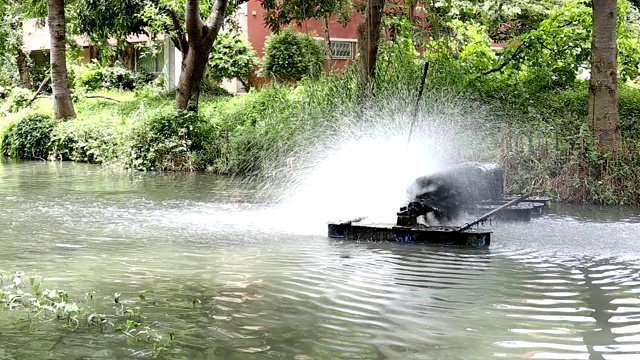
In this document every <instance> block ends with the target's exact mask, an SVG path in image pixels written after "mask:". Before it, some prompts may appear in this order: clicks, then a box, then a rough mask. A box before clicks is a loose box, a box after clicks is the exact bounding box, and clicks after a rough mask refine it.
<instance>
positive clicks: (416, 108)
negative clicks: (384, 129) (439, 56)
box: [407, 61, 429, 144]
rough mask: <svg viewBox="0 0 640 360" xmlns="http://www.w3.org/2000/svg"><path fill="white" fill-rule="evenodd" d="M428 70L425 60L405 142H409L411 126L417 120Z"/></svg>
mask: <svg viewBox="0 0 640 360" xmlns="http://www.w3.org/2000/svg"><path fill="white" fill-rule="evenodd" d="M428 71H429V62H428V61H425V63H424V68H423V69H422V79H420V88H419V89H418V98H416V104H415V106H414V107H413V119H412V120H411V127H410V128H409V137H408V138H407V144H408V143H410V142H411V134H412V133H413V128H414V126H415V124H416V120H418V109H419V108H420V100H422V92H423V91H424V81H425V80H426V78H427V72H428Z"/></svg>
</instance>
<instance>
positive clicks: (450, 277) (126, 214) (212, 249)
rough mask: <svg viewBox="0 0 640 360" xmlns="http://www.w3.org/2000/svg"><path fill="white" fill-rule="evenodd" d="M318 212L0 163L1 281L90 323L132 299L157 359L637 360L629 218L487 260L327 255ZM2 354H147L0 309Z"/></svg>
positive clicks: (543, 232) (639, 241)
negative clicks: (95, 312)
mask: <svg viewBox="0 0 640 360" xmlns="http://www.w3.org/2000/svg"><path fill="white" fill-rule="evenodd" d="M329 210H330V209H329ZM395 211H396V209H389V212H390V215H391V216H393V215H395ZM320 213H323V212H309V209H308V208H296V207H294V206H288V207H287V206H284V205H281V206H279V207H277V206H276V207H274V206H268V205H266V204H261V203H260V202H258V201H255V196H254V192H253V191H252V190H250V189H246V188H244V187H238V186H237V185H235V184H234V183H233V182H230V181H225V180H221V179H217V178H215V177H214V176H211V175H207V174H169V175H157V174H140V173H123V172H118V171H111V170H109V169H108V168H103V167H99V166H93V165H86V164H72V163H40V162H22V163H0V270H2V271H4V272H9V271H10V272H13V271H18V270H19V271H24V272H25V273H26V274H27V275H39V276H42V277H43V278H44V282H43V286H45V287H47V288H59V289H60V288H62V289H64V290H66V291H68V293H69V294H70V295H71V297H72V298H73V299H76V298H77V299H78V300H79V301H80V300H81V299H84V297H83V294H85V293H87V292H91V291H97V293H96V295H95V298H96V299H98V301H97V305H96V307H100V309H101V311H103V312H104V313H110V312H111V313H113V312H114V311H115V309H114V308H117V307H118V306H123V304H124V305H126V304H128V303H131V304H134V303H136V301H137V302H138V303H139V302H140V300H139V299H138V294H140V293H143V292H145V291H146V299H145V302H144V306H142V310H141V314H142V316H143V318H142V320H143V321H142V323H143V324H150V326H151V327H152V328H154V329H156V330H158V331H159V332H161V333H163V334H166V333H168V332H173V333H175V334H176V339H175V341H174V344H173V347H172V348H170V349H169V350H167V351H166V352H164V353H161V354H160V355H159V357H160V358H172V359H266V358H269V359H271V358H273V359H438V360H442V359H474V360H475V359H493V358H505V359H520V358H534V359H634V360H635V359H639V358H640V235H639V234H640V216H639V215H638V214H640V211H638V210H637V209H633V208H601V207H595V206H571V207H570V206H562V207H561V206H553V207H552V209H551V210H550V211H549V213H548V214H546V215H544V216H542V217H540V218H536V219H534V220H533V221H531V222H528V223H508V222H499V223H498V224H495V225H494V226H493V228H492V229H493V231H494V234H493V238H492V245H491V248H490V249H489V250H477V249H454V248H439V247H429V246H421V245H406V244H405V245H402V244H369V243H349V242H344V241H336V240H332V239H328V238H327V237H326V229H325V223H326V221H327V220H332V219H325V218H322V217H320V216H318V215H317V214H320ZM324 215H325V214H323V216H324ZM114 293H121V295H120V299H121V301H120V304H115V303H114V302H113V300H112V299H113V297H114ZM0 339H1V340H0V359H47V358H50V359H62V358H64V359H87V358H91V359H116V358H117V359H125V358H138V357H147V356H151V354H150V350H149V347H148V346H146V345H145V344H141V343H137V342H134V341H130V340H129V341H128V339H127V337H126V336H125V335H123V334H121V333H115V332H113V331H102V332H101V331H99V330H98V329H96V328H92V327H87V326H84V325H83V326H79V327H78V329H76V330H75V331H72V330H70V329H68V328H66V327H64V326H63V324H62V323H61V322H59V321H56V320H53V321H47V322H45V321H35V320H33V321H26V320H24V319H22V320H21V319H20V318H19V317H16V316H13V315H12V314H11V313H10V312H8V311H0Z"/></svg>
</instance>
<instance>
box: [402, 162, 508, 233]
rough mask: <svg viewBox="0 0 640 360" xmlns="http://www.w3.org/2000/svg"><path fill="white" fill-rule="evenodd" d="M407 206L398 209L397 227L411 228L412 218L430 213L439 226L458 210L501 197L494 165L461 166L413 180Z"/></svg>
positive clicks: (499, 178)
mask: <svg viewBox="0 0 640 360" xmlns="http://www.w3.org/2000/svg"><path fill="white" fill-rule="evenodd" d="M408 193H409V199H410V201H409V204H408V205H407V206H406V207H403V208H401V209H400V212H399V213H398V225H403V224H406V225H405V226H410V225H415V224H414V223H415V219H414V218H415V217H417V216H420V215H426V214H427V213H430V212H431V213H433V214H434V216H435V218H436V219H437V220H438V221H439V222H449V221H451V220H453V219H455V218H457V217H458V216H459V215H460V214H461V212H462V210H463V209H464V208H465V207H467V206H470V205H472V204H477V203H480V202H482V201H485V200H495V199H501V198H502V197H503V196H504V180H503V174H502V171H501V170H500V167H499V166H498V164H496V163H465V164H460V165H456V166H453V167H450V168H447V169H445V170H443V171H440V172H437V173H433V174H430V175H425V176H422V177H419V178H417V179H416V180H415V181H414V183H413V184H412V185H411V186H410V188H409V189H408Z"/></svg>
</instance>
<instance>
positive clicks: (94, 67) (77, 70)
mask: <svg viewBox="0 0 640 360" xmlns="http://www.w3.org/2000/svg"><path fill="white" fill-rule="evenodd" d="M70 73H71V74H70V78H71V79H73V86H74V87H75V88H77V89H80V90H84V91H95V90H98V89H100V88H104V89H120V90H134V89H136V88H139V87H141V86H143V85H146V84H148V83H149V82H150V81H151V76H150V75H149V74H148V73H146V72H136V71H132V70H129V69H126V68H124V67H123V66H122V65H120V64H116V65H115V66H101V65H100V64H98V63H97V62H92V63H90V64H82V65H75V66H71V67H70Z"/></svg>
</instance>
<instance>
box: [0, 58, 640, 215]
mask: <svg viewBox="0 0 640 360" xmlns="http://www.w3.org/2000/svg"><path fill="white" fill-rule="evenodd" d="M405 65H406V64H405ZM405 65H403V66H397V65H395V64H383V66H381V70H380V72H379V77H378V80H377V82H376V83H375V84H373V86H372V88H371V89H368V90H367V91H365V92H361V93H359V92H357V91H356V87H357V82H356V76H355V72H354V71H352V70H347V73H346V74H344V75H342V76H337V75H334V76H331V77H329V78H322V79H316V80H305V81H302V82H299V83H297V84H280V85H277V84H276V85H270V86H267V87H265V88H263V89H261V90H256V91H252V92H251V93H249V94H246V95H239V96H223V95H217V96H214V95H207V96H204V97H203V98H202V100H201V105H200V112H199V114H198V115H197V116H196V115H192V114H183V113H176V112H175V111H174V110H173V101H174V94H172V93H164V92H159V91H157V90H153V89H151V88H142V89H139V90H136V91H133V92H124V91H109V92H105V93H101V94H99V95H104V96H108V97H111V98H116V99H119V100H120V102H116V101H113V100H109V99H105V98H85V97H78V99H77V101H76V110H77V113H78V118H77V119H74V120H69V121H65V122H59V121H57V120H53V119H51V117H50V116H51V113H52V103H51V100H50V99H38V100H36V102H35V103H34V104H33V105H32V106H31V108H30V109H22V110H19V111H17V112H8V111H7V110H8V109H9V108H10V107H11V106H12V105H11V100H8V101H5V102H4V103H2V105H0V106H1V109H2V110H0V111H4V115H0V133H1V134H3V136H2V145H1V146H2V150H3V153H4V154H5V155H10V156H12V157H17V158H32V159H34V158H35V159H49V160H73V161H84V162H92V163H100V164H105V165H111V166H122V167H124V168H130V169H135V170H207V171H211V172H215V173H219V174H227V175H240V176H266V177H271V178H272V177H274V176H283V177H287V176H288V175H289V174H291V173H293V172H300V171H304V170H305V169H308V168H311V167H313V165H314V161H315V160H317V157H318V155H319V154H322V152H321V151H319V150H320V149H324V150H326V149H327V148H332V147H333V148H335V147H336V146H338V145H339V144H343V143H344V142H345V141H347V140H352V139H357V138H359V137H378V138H384V137H385V136H386V137H389V136H394V135H395V136H399V137H403V138H406V137H407V135H408V129H409V128H411V126H412V125H411V123H412V122H413V107H414V102H415V98H416V94H417V87H418V81H419V77H420V71H421V64H419V63H414V64H411V65H410V66H405ZM470 79H471V78H470V77H469V76H465V75H464V74H462V73H460V72H456V71H455V68H453V67H450V66H448V65H447V64H440V65H439V64H437V63H436V64H432V69H431V70H430V75H429V77H428V79H427V84H426V87H425V89H426V90H425V94H424V97H423V99H422V102H421V104H420V112H419V116H418V118H417V120H416V122H415V124H414V129H415V130H414V134H413V139H416V140H415V141H417V142H423V143H424V144H423V145H424V146H425V147H426V148H427V149H433V152H437V154H438V156H439V157H440V158H441V159H442V160H443V161H445V162H454V161H466V160H477V161H498V162H500V164H501V165H502V166H503V168H504V169H505V176H506V179H505V180H506V185H507V189H508V190H509V191H512V192H521V191H525V190H532V191H534V192H536V193H544V194H547V195H553V196H555V198H556V199H557V200H559V201H567V202H595V203H603V204H621V203H625V204H638V203H640V190H638V189H636V186H635V184H636V183H637V182H638V181H639V180H640V160H638V157H637V156H635V154H637V150H638V137H639V135H638V131H637V130H638V119H640V117H639V116H640V90H637V89H635V88H632V87H628V86H622V87H621V95H620V100H621V115H622V129H623V136H624V138H625V146H624V148H623V150H621V151H620V152H619V153H616V154H609V155H606V154H601V153H599V152H598V151H597V150H596V149H595V146H594V142H593V139H592V137H591V134H590V133H589V130H588V127H587V126H586V113H587V98H588V97H587V95H588V87H587V85H588V84H586V83H577V84H575V85H573V86H571V87H565V88H563V89H556V88H547V89H544V90H540V89H535V90H533V89H531V88H530V87H527V85H526V84H524V85H522V84H515V85H509V84H504V83H499V82H496V83H492V82H491V79H486V80H485V81H480V82H479V81H472V80H470ZM359 94H360V95H359ZM362 94H364V95H362ZM15 107H16V106H14V110H15ZM325 152H326V151H325Z"/></svg>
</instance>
